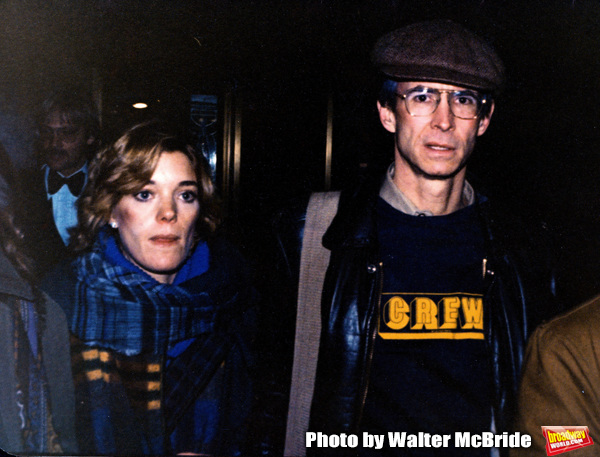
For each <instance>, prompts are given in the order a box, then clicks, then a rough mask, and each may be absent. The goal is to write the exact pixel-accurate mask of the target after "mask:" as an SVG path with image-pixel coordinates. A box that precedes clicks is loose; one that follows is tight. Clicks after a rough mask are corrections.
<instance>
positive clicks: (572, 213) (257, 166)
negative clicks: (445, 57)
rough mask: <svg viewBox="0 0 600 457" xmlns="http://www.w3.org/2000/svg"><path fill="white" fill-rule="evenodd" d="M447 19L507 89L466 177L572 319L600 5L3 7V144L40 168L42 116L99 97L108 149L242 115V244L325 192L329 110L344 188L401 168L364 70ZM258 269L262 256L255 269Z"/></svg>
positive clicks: (585, 213)
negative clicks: (548, 254) (556, 264)
mask: <svg viewBox="0 0 600 457" xmlns="http://www.w3.org/2000/svg"><path fill="white" fill-rule="evenodd" d="M433 18H450V19H453V20H455V21H457V22H459V23H461V24H463V25H465V26H466V27H467V28H469V29H471V30H473V31H475V32H476V33H478V34H480V35H481V36H483V37H484V38H486V39H487V40H488V41H490V42H491V43H492V44H493V45H494V46H495V47H496V49H497V50H498V53H499V54H500V55H501V57H502V59H503V60H504V62H505V64H506V67H507V74H508V83H507V86H506V90H505V92H504V93H503V95H502V96H501V97H500V98H499V100H498V101H497V108H496V112H495V114H494V117H493V121H492V124H491V127H490V129H489V130H488V132H487V133H486V134H485V135H484V136H483V137H482V138H481V139H480V141H479V143H478V145H477V148H476V154H475V157H474V158H473V161H472V163H471V164H470V166H469V168H470V171H472V172H474V174H475V175H476V178H477V180H478V181H481V182H483V183H484V184H485V186H486V192H487V193H488V194H489V195H490V196H491V197H493V198H497V199H499V200H501V201H503V202H505V203H507V204H508V205H512V207H514V211H515V213H522V214H524V215H526V216H528V217H529V218H530V220H534V221H538V222H539V221H544V222H545V223H546V225H547V226H548V227H550V228H551V229H552V233H553V236H554V238H553V243H554V247H555V248H556V249H557V253H558V256H559V259H560V260H561V262H562V265H563V266H564V267H565V268H564V271H565V272H566V276H565V278H566V279H565V281H564V282H563V284H564V285H565V288H566V289H567V296H568V297H569V300H572V301H573V303H574V302H576V301H579V300H581V299H584V298H586V297H589V296H591V295H593V294H595V293H597V292H600V281H598V279H597V278H598V273H600V266H599V265H600V260H599V259H600V255H599V254H600V243H599V236H598V233H599V228H600V227H599V224H598V215H599V214H600V213H599V212H600V188H599V186H598V180H599V178H600V158H599V153H598V146H599V144H600V128H599V127H600V116H599V108H598V96H599V88H600V78H599V77H600V3H599V2H597V1H584V0H560V1H559V0H543V1H542V0H527V1H523V0H504V1H502V0H497V1H486V0H471V1H468V0H463V1H460V2H457V1H455V0H453V1H443V0H406V1H401V0H374V1H369V2H367V1H363V2H359V1H342V0H321V1H317V0H306V1H299V0H285V1H284V0H281V1H242V0H237V1H234V0H206V1H192V0H168V1H167V0H162V1H158V0H155V1H142V0H87V1H81V0H58V1H53V2H47V1H33V0H11V1H0V27H1V35H0V36H1V38H0V69H1V71H0V141H2V143H3V144H4V145H5V147H6V148H7V150H8V151H9V153H10V154H11V157H12V159H13V161H14V163H15V165H16V167H17V169H18V170H19V169H22V168H23V167H25V166H28V165H30V164H31V163H32V160H33V155H32V150H31V144H32V138H33V131H34V129H33V127H32V124H31V116H32V114H33V112H34V109H35V108H36V107H37V105H38V104H39V103H40V102H41V101H42V100H43V99H44V98H45V96H46V95H47V93H48V92H49V91H50V90H53V89H57V88H61V87H73V88H77V89H74V90H83V91H94V90H96V89H98V86H99V85H100V86H101V94H102V99H101V104H102V113H103V124H104V126H105V129H106V135H107V137H111V136H114V135H115V134H116V132H118V131H120V130H122V129H124V128H125V127H127V126H129V125H130V124H131V123H132V122H134V121H136V120H138V119H139V117H140V116H142V115H141V114H139V113H134V112H133V111H132V110H131V109H130V107H129V106H130V103H131V102H132V101H135V100H133V99H134V98H136V97H150V98H151V99H153V100H160V103H158V102H157V103H156V105H153V106H152V107H151V109H150V110H148V111H146V112H145V113H144V114H143V115H144V116H146V115H160V116H163V117H167V118H169V119H171V120H174V121H176V122H177V121H180V122H182V123H185V122H187V113H188V111H189V106H188V105H187V104H188V100H189V95H190V94H192V93H216V94H219V95H222V94H224V93H225V92H228V91H232V92H233V93H235V94H236V96H237V100H240V103H241V107H242V119H243V130H242V168H241V181H240V192H239V201H238V202H237V205H236V206H235V207H233V210H232V211H231V212H230V217H231V218H233V219H236V220H238V221H239V223H240V224H239V226H240V227H241V228H242V229H241V232H242V237H241V238H240V239H241V242H242V244H245V247H246V248H247V249H248V250H249V251H258V250H259V249H260V244H259V243H258V244H257V243H256V241H257V240H259V239H260V238H261V237H262V233H263V232H262V229H263V228H264V226H265V220H266V218H268V216H269V215H270V214H271V213H272V212H273V210H274V209H275V208H277V207H278V206H280V205H281V204H283V202H285V201H287V200H288V199H289V198H291V197H293V196H295V195H298V194H300V193H302V192H306V191H309V190H323V189H324V171H323V170H324V151H325V128H326V114H327V101H328V97H329V96H331V97H332V100H333V106H334V119H333V122H334V123H333V176H332V184H333V187H335V188H339V187H343V186H346V185H348V184H349V183H351V182H353V181H355V180H356V179H357V177H358V176H359V175H360V174H361V173H363V172H364V170H365V165H368V167H370V168H376V167H378V166H380V165H381V164H384V163H386V162H387V161H389V160H390V159H391V144H390V141H389V140H390V138H389V137H388V136H387V135H386V134H385V132H384V130H383V128H382V127H380V126H379V124H378V120H377V117H376V114H375V98H374V97H375V92H376V87H375V84H374V81H375V74H374V71H373V69H372V68H371V67H370V65H369V52H370V49H371V47H372V45H373V43H374V42H375V40H376V39H377V38H378V37H379V36H380V35H382V34H383V33H385V32H388V31H390V30H393V29H394V28H397V27H399V26H402V25H404V24H408V23H411V22H415V21H418V20H425V19H433ZM255 253H256V252H255Z"/></svg>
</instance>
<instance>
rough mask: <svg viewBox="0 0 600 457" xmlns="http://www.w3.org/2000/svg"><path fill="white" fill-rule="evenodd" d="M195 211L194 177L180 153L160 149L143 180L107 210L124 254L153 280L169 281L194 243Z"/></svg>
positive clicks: (196, 181)
mask: <svg viewBox="0 0 600 457" xmlns="http://www.w3.org/2000/svg"><path fill="white" fill-rule="evenodd" d="M199 213H200V204H199V202H198V180H197V178H196V173H195V172H194V168H193V167H192V163H191V162H190V160H189V159H188V158H187V156H186V155H185V154H183V153H182V152H163V153H162V154H161V155H160V158H159V161H158V164H157V166H156V169H155V170H154V174H153V175H152V178H151V180H150V182H149V183H148V184H146V185H145V186H144V188H143V189H142V190H141V191H139V192H138V193H136V194H134V195H126V196H124V197H123V198H121V200H120V201H119V202H118V203H117V205H116V206H115V208H114V209H113V211H112V214H111V219H110V222H111V224H113V225H114V223H115V222H116V223H117V230H118V232H119V237H120V239H121V245H122V249H123V251H124V255H125V257H126V258H127V259H128V260H129V261H131V262H133V263H134V264H135V265H137V266H138V267H140V268H141V269H142V270H144V271H145V272H146V273H148V274H149V275H150V276H152V277H153V278H154V279H156V280H157V281H159V282H162V283H171V282H172V281H173V279H174V278H175V275H176V273H177V270H178V268H179V267H181V265H182V264H183V263H184V261H185V260H186V258H187V256H188V254H189V253H190V251H191V249H192V247H193V244H194V230H195V226H196V220H197V219H198V216H199Z"/></svg>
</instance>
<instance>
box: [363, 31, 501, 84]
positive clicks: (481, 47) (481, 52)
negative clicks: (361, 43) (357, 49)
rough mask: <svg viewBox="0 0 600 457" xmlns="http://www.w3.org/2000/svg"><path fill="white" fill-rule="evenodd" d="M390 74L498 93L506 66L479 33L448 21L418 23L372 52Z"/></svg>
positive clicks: (387, 38) (382, 41) (381, 42)
mask: <svg viewBox="0 0 600 457" xmlns="http://www.w3.org/2000/svg"><path fill="white" fill-rule="evenodd" d="M371 59H372V61H373V64H374V65H375V66H376V67H377V68H379V70H380V71H381V72H383V73H384V74H385V75H387V76H388V77H390V78H392V79H395V80H402V81H435V82H442V83H447V84H454V85H457V86H464V87H470V88H472V89H478V90H482V91H489V92H498V91H499V90H500V89H501V87H502V85H503V83H504V65H503V64H502V61H501V60H500V58H499V57H498V55H497V54H496V52H495V51H494V49H493V48H492V47H491V46H490V45H489V44H487V43H486V42H485V41H483V40H482V39H481V38H479V37H478V36H477V35H475V34H473V33H472V32H470V31H468V30H466V29H465V28H464V27H462V26H460V25H458V24H456V23H455V22H452V21H449V20H435V21H428V22H419V23H416V24H411V25H408V26H406V27H403V28H400V29H398V30H395V31H393V32H391V33H388V34H387V35H384V36H383V37H381V38H380V39H379V40H378V41H377V43H376V44H375V47H374V49H373V53H372V55H371Z"/></svg>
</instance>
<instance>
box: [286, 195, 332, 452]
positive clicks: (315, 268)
mask: <svg viewBox="0 0 600 457" xmlns="http://www.w3.org/2000/svg"><path fill="white" fill-rule="evenodd" d="M339 198H340V193H339V192H315V193H313V194H312V195H311V197H310V200H309V202H308V208H307V210H306V222H305V226H304V237H303V240H302V252H301V254H300V278H299V282H298V305H297V311H296V312H297V314H296V337H295V343H294V364H293V367H292V383H291V388H290V403H289V409H288V419H287V429H286V437H285V450H284V456H293V457H303V456H305V455H306V444H305V435H306V431H307V430H308V421H309V416H310V405H311V403H312V397H313V391H314V382H315V374H316V371H317V357H316V356H315V355H316V354H318V353H319V339H320V336H321V291H322V289H323V282H324V281H325V272H326V271H327V266H328V265H329V251H328V250H327V249H325V248H324V247H323V244H322V239H323V235H324V234H325V231H326V230H327V228H328V227H329V225H330V224H331V221H332V220H333V218H334V216H335V214H336V212H337V207H338V202H339Z"/></svg>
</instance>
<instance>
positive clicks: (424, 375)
mask: <svg viewBox="0 0 600 457" xmlns="http://www.w3.org/2000/svg"><path fill="white" fill-rule="evenodd" d="M377 224H378V232H379V240H380V246H381V247H380V249H381V256H382V261H383V275H384V283H383V294H382V299H381V306H380V316H379V328H378V331H377V336H376V341H375V346H374V353H373V360H372V366H371V371H370V378H369V390H368V394H367V398H366V402H365V408H364V414H363V420H362V423H361V432H363V431H365V432H370V433H377V434H385V435H386V440H387V432H407V433H411V434H416V433H418V432H425V433H431V434H434V433H436V434H452V440H451V441H450V444H453V442H454V432H457V431H459V432H471V433H481V432H484V431H490V427H491V421H492V418H491V393H492V387H491V386H492V376H491V369H490V366H491V363H490V360H489V353H488V351H487V350H486V341H485V337H486V329H485V322H486V321H485V319H484V316H485V315H486V313H488V312H489V309H488V304H486V303H485V302H484V301H483V293H484V290H483V289H484V278H483V259H484V257H485V251H484V236H483V232H482V227H481V223H480V222H479V220H478V216H477V214H476V211H475V208H474V206H473V205H471V206H469V207H467V208H464V209H461V210H459V211H457V212H455V213H452V214H449V215H446V216H432V217H425V216H409V215H407V214H404V213H402V212H400V211H397V210H395V209H394V208H393V207H391V206H390V205H389V204H387V203H386V202H385V201H383V200H382V199H379V202H378V206H377ZM436 452H437V453H438V454H437V455H444V456H452V455H478V456H484V455H485V456H489V455H490V449H478V450H476V449H465V448H460V449H456V450H455V449H454V448H453V447H451V448H447V449H438V450H436V449H432V448H426V449H414V448H412V449H407V448H396V449H394V448H391V449H390V448H387V446H386V447H385V448H384V450H383V452H382V451H381V450H379V451H369V450H368V449H366V450H363V451H361V455H364V456H367V455H375V454H376V455H379V456H382V455H402V456H409V455H410V456H412V455H432V454H434V455H436Z"/></svg>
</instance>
